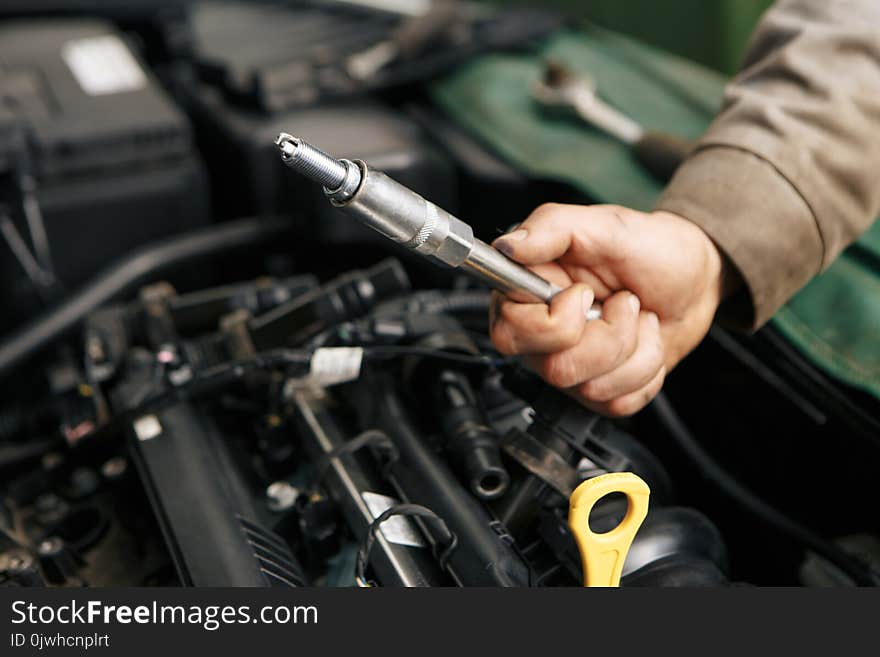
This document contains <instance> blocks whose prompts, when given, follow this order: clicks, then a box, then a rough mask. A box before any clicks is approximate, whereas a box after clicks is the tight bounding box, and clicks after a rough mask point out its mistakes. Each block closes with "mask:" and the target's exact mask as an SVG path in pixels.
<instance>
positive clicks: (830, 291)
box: [431, 28, 880, 398]
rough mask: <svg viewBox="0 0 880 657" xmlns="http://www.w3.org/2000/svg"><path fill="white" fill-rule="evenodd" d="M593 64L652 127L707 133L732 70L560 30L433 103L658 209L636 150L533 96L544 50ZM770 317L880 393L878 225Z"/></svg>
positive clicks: (542, 166) (492, 60)
mask: <svg viewBox="0 0 880 657" xmlns="http://www.w3.org/2000/svg"><path fill="white" fill-rule="evenodd" d="M547 57H555V58H558V59H559V60H561V61H563V62H565V63H566V65H567V66H569V67H571V68H573V69H575V70H576V71H579V72H581V73H584V74H588V75H590V76H591V77H592V78H593V79H594V80H595V81H596V84H597V88H598V90H599V93H600V94H601V96H602V97H603V98H604V99H605V100H607V101H608V102H609V103H611V104H612V105H614V106H616V107H617V108H619V109H621V110H622V111H623V112H624V113H625V114H627V115H629V116H630V117H632V118H633V119H635V120H636V121H638V122H639V123H641V124H642V125H643V126H645V127H647V128H649V129H651V130H657V131H662V132H668V133H671V134H676V135H681V136H684V137H694V138H695V137H698V136H699V135H700V134H701V133H702V132H703V131H704V130H705V129H706V127H707V126H708V124H709V122H710V121H711V120H712V117H713V116H714V115H715V113H716V111H717V109H718V107H719V106H720V103H721V97H722V92H723V87H724V82H725V80H724V78H723V77H721V76H719V75H718V74H716V73H713V72H711V71H709V70H707V69H704V68H702V67H701V66H699V65H697V64H694V63H692V62H689V61H687V60H684V59H681V58H678V57H675V56H673V55H670V54H668V53H664V52H662V51H659V50H656V49H653V48H650V47H648V46H645V45H643V44H639V43H637V42H635V41H632V40H630V39H627V38H625V37H622V36H620V35H617V34H613V33H609V32H607V31H604V30H598V29H595V28H588V29H586V30H584V31H583V32H563V33H560V34H558V35H557V36H555V37H553V38H552V39H550V40H549V41H548V42H546V43H545V44H544V45H543V46H542V47H541V48H540V49H539V51H538V52H534V53H529V54H500V55H489V56H486V57H482V58H480V59H478V60H476V61H474V62H472V63H470V64H468V65H466V66H464V67H463V68H461V69H459V70H458V71H456V72H455V73H454V74H452V75H451V76H448V77H446V78H445V79H443V80H440V81H439V82H437V83H435V84H434V85H433V86H432V88H431V96H432V98H433V100H434V102H435V103H436V104H437V105H438V106H439V107H441V108H442V109H443V110H444V111H445V112H446V113H447V114H448V115H449V116H450V117H452V119H453V120H455V121H456V122H457V123H458V124H459V125H461V126H462V127H463V128H464V129H465V130H467V131H469V132H470V133H471V134H473V135H474V136H476V137H477V138H479V139H480V140H482V141H483V142H484V143H485V144H486V145H487V146H488V147H489V148H491V149H492V150H494V151H495V152H497V153H498V154H499V155H500V156H501V157H503V158H504V159H505V160H506V161H508V162H509V163H510V164H512V165H513V166H515V167H516V168H518V169H519V170H521V171H523V172H525V173H526V174H528V175H530V176H532V177H535V178H540V179H547V180H556V181H561V182H565V183H568V184H570V185H572V186H573V187H575V188H577V189H578V190H580V191H581V192H583V193H584V194H586V195H587V197H589V198H590V199H592V200H594V201H596V202H600V203H616V204H619V205H625V206H628V207H632V208H637V209H641V210H650V209H651V208H652V207H653V205H654V203H655V201H656V199H657V197H658V196H659V194H660V192H661V189H662V186H661V185H660V184H659V183H657V181H656V180H655V179H654V178H652V177H651V176H650V175H649V174H648V173H647V172H646V171H644V170H643V169H642V168H641V167H640V165H639V164H638V162H636V160H635V159H634V158H633V156H632V155H631V153H630V152H629V149H628V148H627V147H626V146H624V145H622V144H620V143H619V142H618V141H616V140H614V139H613V138H610V137H607V136H606V135H603V134H601V133H599V132H598V131H596V130H593V129H590V128H588V127H586V126H584V124H583V123H581V122H579V120H578V119H577V118H576V117H570V116H565V115H562V114H556V115H554V114H553V113H552V112H548V111H547V110H545V109H543V108H541V107H539V106H538V105H537V103H535V102H534V101H533V100H532V99H531V96H530V88H531V86H532V84H533V83H534V82H535V81H536V80H537V79H538V78H539V77H540V76H541V73H542V69H543V61H544V59H545V58H547ZM772 323H773V324H774V325H775V326H776V327H777V328H778V329H779V331H780V332H781V333H782V334H783V335H785V336H786V337H787V338H788V339H789V340H790V341H791V342H792V343H793V344H794V345H795V346H796V347H797V348H798V349H799V350H800V351H801V352H802V353H804V354H805V355H806V356H807V357H808V358H809V359H810V360H812V361H813V362H814V363H815V364H816V365H817V366H818V367H820V368H821V369H823V370H824V371H825V372H827V373H829V374H830V375H832V376H835V377H837V378H839V379H840V380H842V381H844V382H846V383H848V384H850V385H852V386H855V387H858V388H861V389H863V390H866V391H868V392H870V393H872V394H873V395H875V396H877V397H878V398H880V224H875V225H874V227H873V228H872V229H871V230H870V231H869V232H868V233H866V234H865V235H864V236H863V237H862V239H861V240H860V241H859V242H858V243H857V244H855V245H853V246H852V247H850V248H849V249H847V251H845V252H844V254H843V255H842V256H841V257H840V259H839V260H838V261H837V262H835V263H834V264H833V265H832V266H831V267H830V268H829V269H828V270H827V271H826V272H825V273H823V274H822V275H820V276H817V277H816V278H815V279H813V280H812V281H811V282H810V283H809V284H808V285H807V286H806V287H805V288H804V289H803V290H802V291H801V292H800V293H798V294H797V296H795V297H794V298H793V299H792V300H791V301H790V302H789V303H788V304H787V305H786V306H785V307H784V308H783V309H782V310H780V311H779V313H777V315H776V316H775V317H774V318H773V319H772Z"/></svg>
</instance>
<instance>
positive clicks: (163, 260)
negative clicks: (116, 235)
mask: <svg viewBox="0 0 880 657" xmlns="http://www.w3.org/2000/svg"><path fill="white" fill-rule="evenodd" d="M289 225H290V222H289V221H287V220H285V219H282V218H256V219H240V220H237V221H230V222H227V223H223V224H218V225H216V226H209V227H207V228H202V229H199V230H195V231H192V232H188V233H184V234H182V235H177V236H175V237H170V238H168V239H165V240H161V241H159V242H155V243H153V244H148V245H146V246H143V247H141V248H139V249H137V250H135V251H134V252H132V253H131V254H129V255H127V256H125V257H123V258H121V259H120V260H118V261H117V262H115V263H114V264H112V265H110V266H109V267H107V268H106V269H105V270H103V271H102V272H100V273H99V274H98V275H96V276H95V277H94V278H93V279H92V280H91V281H90V282H88V283H86V284H85V285H84V286H83V287H81V288H80V289H79V290H77V291H76V292H74V293H73V294H72V295H70V296H69V297H67V299H66V300H65V301H63V302H62V303H60V304H59V305H57V306H55V307H54V308H52V309H51V310H48V311H46V312H45V313H43V314H41V315H39V316H38V317H36V318H34V319H33V320H31V321H30V322H28V323H27V324H25V325H24V326H23V327H22V328H21V329H19V330H18V331H16V332H14V333H13V334H12V335H9V336H8V337H6V338H5V339H4V340H3V341H2V343H0V377H4V376H6V375H7V374H8V373H9V371H10V370H11V369H12V368H13V367H14V366H15V365H17V364H19V363H21V362H22V361H24V360H25V359H27V358H29V357H31V356H33V355H34V354H35V353H37V352H38V351H40V350H41V349H43V348H44V347H46V346H47V345H49V344H51V343H52V342H53V341H54V340H57V339H58V338H60V337H62V336H63V335H64V334H66V333H67V332H68V331H70V330H71V329H72V328H74V327H75V326H76V325H77V324H78V323H79V322H81V321H82V320H83V319H84V318H85V317H86V316H87V315H88V314H89V313H91V312H92V311H94V310H95V309H96V308H98V307H99V306H101V305H102V304H105V303H107V302H108V301H110V300H112V299H114V298H116V297H118V296H119V295H120V294H122V293H123V292H125V291H127V290H129V289H130V288H132V287H133V286H135V285H138V284H139V283H142V282H143V281H144V280H145V279H146V278H148V277H152V276H155V275H156V274H158V273H159V272H161V271H162V270H165V269H167V268H169V267H172V266H174V265H177V264H179V263H182V262H187V261H192V260H196V259H199V258H204V257H206V256H210V255H215V254H217V253H221V252H224V251H229V250H232V249H235V248H239V247H246V246H253V245H254V244H257V243H260V242H264V241H267V240H269V239H270V238H274V237H278V235H280V234H281V233H283V232H284V231H285V230H287V229H288V228H289Z"/></svg>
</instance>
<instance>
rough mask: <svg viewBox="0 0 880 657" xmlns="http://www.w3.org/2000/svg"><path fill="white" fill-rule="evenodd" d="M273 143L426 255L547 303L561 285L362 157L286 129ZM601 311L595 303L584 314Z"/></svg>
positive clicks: (352, 207)
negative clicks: (330, 150)
mask: <svg viewBox="0 0 880 657" xmlns="http://www.w3.org/2000/svg"><path fill="white" fill-rule="evenodd" d="M275 145H276V146H278V149H279V150H280V151H281V159H283V160H284V163H285V164H287V166H289V167H290V168H291V169H293V170H295V171H297V172H299V173H301V174H302V175H303V176H305V177H306V178H308V179H309V180H312V181H314V182H316V183H318V184H320V185H322V186H323V187H324V194H325V195H326V196H327V198H328V200H329V201H330V203H331V204H332V205H334V206H335V207H337V208H340V209H342V210H344V211H345V212H347V213H349V214H351V215H353V216H354V217H355V218H357V219H359V220H360V221H361V222H362V223H364V224H366V225H367V226H369V227H370V228H373V229H374V230H377V231H378V232H380V233H382V234H383V235H384V236H385V237H387V238H389V239H391V240H393V241H395V242H397V243H398V244H400V245H402V246H403V247H405V248H407V249H409V250H411V251H415V252H416V253H419V254H421V255H423V256H425V257H426V258H429V259H431V260H434V261H435V262H438V263H442V264H444V265H448V266H450V267H454V268H460V269H463V270H464V271H467V272H468V273H470V274H471V275H473V276H476V277H477V278H479V279H480V280H482V281H485V282H486V283H488V284H489V285H490V286H491V287H493V288H495V289H496V290H500V291H501V292H504V293H505V294H507V293H509V292H514V291H516V292H520V293H525V294H526V295H527V296H530V297H532V299H534V300H537V301H543V302H544V303H549V302H550V300H551V299H552V298H553V297H554V295H556V294H557V293H558V292H560V290H561V288H560V287H559V286H557V285H554V284H553V283H551V282H550V281H547V280H545V279H543V278H541V277H540V276H538V275H537V274H535V273H533V272H532V271H530V270H528V269H526V268H525V267H523V266H522V265H520V264H519V263H516V262H514V261H513V260H511V259H509V258H508V257H506V256H505V255H504V254H503V253H501V252H500V251H498V250H497V249H495V248H493V247H491V246H489V245H488V244H486V243H485V242H483V241H482V240H479V239H477V238H475V237H474V231H473V229H472V228H471V227H470V226H469V225H468V224H466V223H464V222H463V221H462V220H461V219H458V218H457V217H454V216H453V215H451V214H449V213H448V212H446V210H444V209H442V208H439V207H437V206H436V205H434V204H433V203H431V202H430V201H428V200H426V199H424V198H422V197H421V196H419V195H418V194H416V193H415V192H414V191H412V190H411V189H409V188H407V187H404V186H403V185H401V184H400V183H398V182H396V181H395V180H393V179H392V178H389V177H388V176H387V175H385V174H384V173H382V172H381V171H376V170H374V169H370V168H369V167H368V166H367V165H366V164H365V163H364V162H362V161H361V160H355V161H351V160H345V159H342V160H337V159H336V158H334V157H331V156H330V155H327V154H326V153H324V152H323V151H321V150H319V149H317V148H315V147H314V146H312V145H311V144H309V143H308V142H306V141H304V140H302V139H300V138H299V137H294V136H292V135H289V134H287V133H285V132H282V133H281V134H280V135H278V138H277V139H276V140H275ZM600 316H601V310H600V308H599V306H595V307H594V308H593V309H592V310H591V311H590V315H589V318H590V319H593V318H596V317H600Z"/></svg>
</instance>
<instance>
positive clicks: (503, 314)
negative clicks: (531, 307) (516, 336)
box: [498, 301, 519, 324]
mask: <svg viewBox="0 0 880 657" xmlns="http://www.w3.org/2000/svg"><path fill="white" fill-rule="evenodd" d="M498 316H499V317H500V318H501V319H502V320H504V321H505V322H510V323H512V324H516V323H517V320H518V319H519V314H518V312H517V307H516V305H515V304H514V303H513V302H512V301H502V302H501V305H500V307H499V308H498Z"/></svg>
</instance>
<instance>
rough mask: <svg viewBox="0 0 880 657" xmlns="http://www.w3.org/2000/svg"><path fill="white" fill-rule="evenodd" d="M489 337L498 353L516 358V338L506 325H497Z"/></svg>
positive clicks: (500, 323)
mask: <svg viewBox="0 0 880 657" xmlns="http://www.w3.org/2000/svg"><path fill="white" fill-rule="evenodd" d="M489 337H490V338H491V340H492V344H494V345H495V349H497V350H498V353H500V354H503V355H505V356H515V355H516V354H517V347H516V338H515V337H514V335H513V333H512V332H511V331H510V330H509V329H508V327H507V326H506V325H505V324H504V323H502V322H498V323H496V324H495V326H493V327H492V328H491V330H490V331H489Z"/></svg>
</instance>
